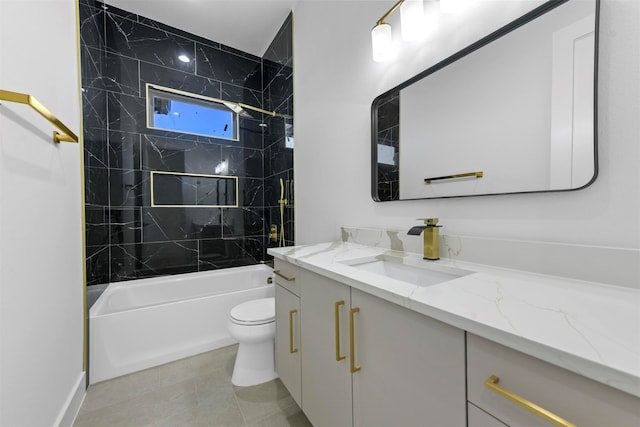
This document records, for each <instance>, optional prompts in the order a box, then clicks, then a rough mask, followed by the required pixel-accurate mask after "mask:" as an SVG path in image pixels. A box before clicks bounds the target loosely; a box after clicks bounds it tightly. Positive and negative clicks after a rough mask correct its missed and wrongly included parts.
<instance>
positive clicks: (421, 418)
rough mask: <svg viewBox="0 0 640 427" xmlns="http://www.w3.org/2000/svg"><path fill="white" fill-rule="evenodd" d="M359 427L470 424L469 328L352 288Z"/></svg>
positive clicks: (355, 414) (356, 419) (355, 406)
mask: <svg viewBox="0 0 640 427" xmlns="http://www.w3.org/2000/svg"><path fill="white" fill-rule="evenodd" d="M351 306H352V308H354V309H356V308H359V309H360V311H359V312H357V313H356V315H355V317H354V331H355V333H354V340H355V361H356V364H357V365H359V366H360V368H361V369H360V371H358V372H356V373H354V374H353V379H352V380H353V420H354V425H355V426H367V427H369V426H395V427H400V426H419V425H430V426H439V427H442V426H455V427H459V426H463V425H465V424H466V405H467V402H466V391H465V340H464V331H462V330H460V329H457V328H454V327H452V326H449V325H446V324H444V323H442V322H439V321H437V320H434V319H431V318H428V317H426V316H424V315H421V314H419V313H416V312H413V311H410V310H408V309H406V308H403V307H400V306H398V305H396V304H393V303H390V302H388V301H384V300H382V299H380V298H377V297H374V296H372V295H369V294H366V293H364V292H361V291H358V290H357V289H352V290H351Z"/></svg>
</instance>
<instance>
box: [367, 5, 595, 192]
mask: <svg viewBox="0 0 640 427" xmlns="http://www.w3.org/2000/svg"><path fill="white" fill-rule="evenodd" d="M569 1H580V0H549V1H547V2H546V3H543V4H542V5H540V6H538V7H537V8H535V9H533V10H531V11H530V12H527V13H526V14H524V15H522V16H521V17H519V18H517V19H515V20H513V21H511V22H510V23H508V24H506V25H504V26H503V27H501V28H499V29H498V30H496V31H494V32H492V33H491V34H489V35H487V36H485V37H483V38H481V39H479V40H477V41H476V42H473V43H472V44H470V45H469V46H467V47H465V48H463V49H461V50H460V51H458V52H456V53H454V54H453V55H451V56H449V57H447V58H445V59H444V60H442V61H440V62H438V63H437V64H435V65H433V66H431V67H429V68H427V69H426V70H424V71H422V72H420V73H418V74H417V75H415V76H413V77H411V78H410V79H408V80H406V81H405V82H403V83H401V84H399V85H398V86H396V87H394V88H392V89H390V90H388V91H386V92H384V93H382V94H380V95H378V96H377V97H376V98H375V99H374V100H373V102H372V103H371V198H372V199H373V201H375V202H401V201H405V200H407V201H408V200H430V199H449V198H457V197H477V196H496V195H505V194H529V193H557V192H566V191H576V190H581V189H583V188H586V187H588V186H590V185H591V184H593V182H594V181H595V180H596V178H597V176H598V44H599V33H600V31H599V27H600V25H599V24H600V0H594V4H595V22H594V64H593V66H594V74H593V86H594V87H593V153H594V159H593V160H594V162H593V169H594V170H593V177H592V178H591V180H590V181H589V182H587V183H586V184H585V185H583V186H581V187H576V188H566V189H558V190H534V191H514V192H507V193H483V194H465V195H456V196H439V197H425V198H409V199H400V198H398V199H392V200H380V198H379V196H378V138H377V136H378V115H377V111H378V106H379V105H380V104H381V103H383V102H384V101H385V100H386V99H387V98H389V97H391V96H393V94H394V93H397V94H398V95H399V93H400V90H402V89H404V88H406V87H408V86H410V85H411V84H413V83H415V82H417V81H418V80H421V79H423V78H424V77H426V76H428V75H430V74H433V73H435V72H436V71H438V70H441V69H442V68H444V67H446V66H447V65H450V64H452V63H454V62H456V61H458V60H459V59H461V58H463V57H465V56H467V55H469V54H471V53H473V52H475V51H476V50H478V49H480V48H482V47H483V46H486V45H488V44H489V43H491V42H493V41H495V40H497V39H499V38H500V37H503V36H505V35H507V34H509V33H510V32H512V31H514V30H516V29H518V28H520V27H522V26H523V25H525V24H527V23H529V22H531V21H533V20H535V19H536V18H538V17H540V16H542V15H544V14H545V13H547V12H550V11H551V10H553V9H555V8H556V7H558V6H561V5H563V4H565V3H567V2H569ZM398 144H400V142H398ZM398 150H399V148H398ZM399 166H400V165H399V164H398V167H399Z"/></svg>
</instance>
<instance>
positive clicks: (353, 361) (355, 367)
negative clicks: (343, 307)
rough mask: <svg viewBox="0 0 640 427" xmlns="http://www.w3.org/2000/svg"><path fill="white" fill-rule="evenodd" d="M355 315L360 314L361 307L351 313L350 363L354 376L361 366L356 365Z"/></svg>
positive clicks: (353, 309)
mask: <svg viewBox="0 0 640 427" xmlns="http://www.w3.org/2000/svg"><path fill="white" fill-rule="evenodd" d="M355 313H360V307H356V308H352V309H351V310H350V311H349V335H350V337H349V362H350V365H351V373H352V374H353V373H355V372H358V371H359V370H360V366H359V365H356V355H355V348H354V347H355V344H354V339H353V329H354V328H353V315H354V314H355Z"/></svg>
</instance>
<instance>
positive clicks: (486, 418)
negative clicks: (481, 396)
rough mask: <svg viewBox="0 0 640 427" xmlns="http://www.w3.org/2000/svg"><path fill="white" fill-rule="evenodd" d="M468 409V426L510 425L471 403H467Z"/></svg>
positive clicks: (498, 426)
mask: <svg viewBox="0 0 640 427" xmlns="http://www.w3.org/2000/svg"><path fill="white" fill-rule="evenodd" d="M467 411H468V413H467V419H468V420H469V423H468V424H467V425H468V427H508V426H507V425H506V424H504V423H502V422H500V421H499V420H498V419H496V418H494V417H492V416H491V415H489V414H487V413H486V412H484V411H483V410H481V409H478V408H477V407H476V406H474V405H472V404H471V403H469V404H468V405H467Z"/></svg>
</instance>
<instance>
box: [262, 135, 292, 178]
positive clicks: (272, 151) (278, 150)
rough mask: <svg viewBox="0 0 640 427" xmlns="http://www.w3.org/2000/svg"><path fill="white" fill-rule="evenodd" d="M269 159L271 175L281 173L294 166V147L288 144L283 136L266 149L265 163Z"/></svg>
mask: <svg viewBox="0 0 640 427" xmlns="http://www.w3.org/2000/svg"><path fill="white" fill-rule="evenodd" d="M267 159H268V164H269V167H268V171H269V173H270V175H274V174H279V173H280V172H283V171H286V170H289V169H292V168H293V149H291V148H288V147H287V146H286V141H285V139H284V138H283V139H281V140H280V141H278V142H277V143H275V144H272V145H270V146H269V147H268V148H267V149H266V150H265V164H266V163H267Z"/></svg>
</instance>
